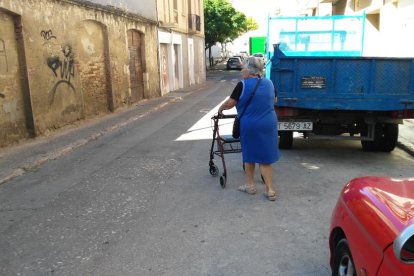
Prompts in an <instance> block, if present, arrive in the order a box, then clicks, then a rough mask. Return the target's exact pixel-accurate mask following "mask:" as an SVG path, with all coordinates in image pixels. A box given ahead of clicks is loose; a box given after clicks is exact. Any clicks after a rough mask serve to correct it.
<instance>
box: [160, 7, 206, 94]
mask: <svg viewBox="0 0 414 276" xmlns="http://www.w3.org/2000/svg"><path fill="white" fill-rule="evenodd" d="M157 16H158V23H159V30H158V39H159V49H160V56H159V58H160V79H161V84H160V85H161V93H162V94H163V95H164V94H166V93H168V92H169V91H174V90H177V89H180V88H185V87H189V86H191V85H194V84H199V83H203V82H204V81H205V78H206V66H205V59H204V47H205V46H204V3H203V0H157Z"/></svg>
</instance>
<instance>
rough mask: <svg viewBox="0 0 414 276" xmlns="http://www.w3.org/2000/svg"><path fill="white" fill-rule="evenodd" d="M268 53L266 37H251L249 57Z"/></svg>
mask: <svg viewBox="0 0 414 276" xmlns="http://www.w3.org/2000/svg"><path fill="white" fill-rule="evenodd" d="M257 53H260V54H265V53H266V37H265V36H251V37H249V55H253V54H257Z"/></svg>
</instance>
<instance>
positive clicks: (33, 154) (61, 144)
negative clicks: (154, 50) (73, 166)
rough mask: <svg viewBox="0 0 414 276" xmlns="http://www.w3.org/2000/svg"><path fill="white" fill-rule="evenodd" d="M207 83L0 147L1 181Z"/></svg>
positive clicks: (113, 129) (104, 133)
mask: <svg viewBox="0 0 414 276" xmlns="http://www.w3.org/2000/svg"><path fill="white" fill-rule="evenodd" d="M207 85H208V83H207V82H206V83H204V84H201V85H196V86H192V87H190V88H186V89H181V90H177V91H174V92H170V93H168V94H167V95H165V96H163V97H160V98H155V99H150V100H143V101H141V102H139V103H137V104H135V105H134V106H131V107H129V108H127V109H123V110H119V111H116V112H115V113H111V114H108V115H106V116H102V117H99V118H94V119H87V120H83V121H81V122H80V123H79V124H73V125H71V126H69V127H67V128H62V129H59V130H57V131H56V132H55V133H52V134H50V135H47V136H42V137H37V138H35V139H28V140H26V141H23V142H21V143H20V144H18V145H12V146H10V147H6V148H1V149H0V185H1V184H3V183H5V182H7V181H9V180H11V179H13V178H15V177H17V176H20V175H23V174H25V173H26V172H30V171H33V170H36V169H37V168H38V167H40V166H41V165H42V164H44V163H46V162H47V161H49V160H53V159H57V158H59V157H61V156H63V155H65V154H67V153H69V152H71V151H73V150H75V149H77V148H80V147H82V146H83V145H85V144H87V143H89V142H90V141H93V140H96V139H99V138H100V137H102V136H104V135H106V134H108V133H110V132H113V131H115V130H117V129H120V128H122V127H125V126H127V125H128V124H130V123H131V122H134V121H136V120H138V119H140V118H143V117H146V116H149V115H150V114H151V113H153V112H154V111H156V110H158V109H161V108H163V107H164V106H166V105H168V104H171V103H174V102H177V101H181V100H182V99H183V98H184V97H186V96H188V95H191V94H192V93H193V92H196V91H198V90H200V89H203V88H205V87H207Z"/></svg>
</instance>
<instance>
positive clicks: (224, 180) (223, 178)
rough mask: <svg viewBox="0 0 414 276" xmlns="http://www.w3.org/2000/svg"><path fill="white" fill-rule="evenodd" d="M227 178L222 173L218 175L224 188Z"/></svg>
mask: <svg viewBox="0 0 414 276" xmlns="http://www.w3.org/2000/svg"><path fill="white" fill-rule="evenodd" d="M226 182H227V179H226V177H225V176H224V175H222V176H220V186H221V187H222V188H223V189H224V188H226Z"/></svg>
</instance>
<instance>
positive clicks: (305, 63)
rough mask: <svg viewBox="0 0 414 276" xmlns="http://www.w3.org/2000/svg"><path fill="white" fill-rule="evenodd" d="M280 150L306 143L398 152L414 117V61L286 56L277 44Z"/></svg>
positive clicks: (274, 65)
mask: <svg viewBox="0 0 414 276" xmlns="http://www.w3.org/2000/svg"><path fill="white" fill-rule="evenodd" d="M273 50H274V52H273V53H274V54H273V56H272V58H271V68H270V79H271V80H272V82H273V84H274V86H275V89H276V93H277V98H278V100H277V104H276V105H275V110H276V113H277V115H278V119H279V125H278V126H279V129H278V130H279V147H280V148H282V149H290V148H292V146H293V133H294V132H297V133H299V134H301V135H299V136H302V137H304V138H327V139H352V140H355V139H357V140H360V141H361V144H362V148H363V150H366V151H382V152H390V151H392V150H393V149H394V148H395V146H396V144H397V140H398V125H399V124H402V123H403V120H404V119H411V118H414V58H390V57H360V56H357V57H353V56H344V57H341V56H286V55H285V54H284V53H283V51H282V50H281V49H280V44H275V45H274V49H273Z"/></svg>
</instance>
